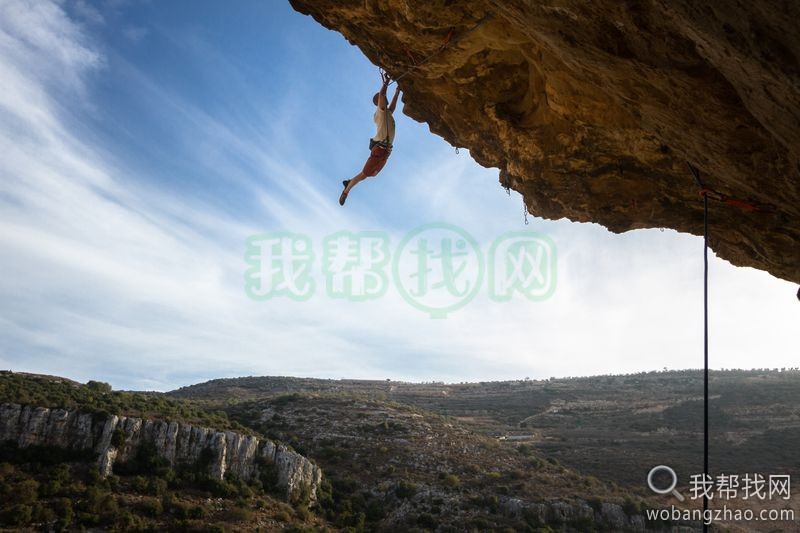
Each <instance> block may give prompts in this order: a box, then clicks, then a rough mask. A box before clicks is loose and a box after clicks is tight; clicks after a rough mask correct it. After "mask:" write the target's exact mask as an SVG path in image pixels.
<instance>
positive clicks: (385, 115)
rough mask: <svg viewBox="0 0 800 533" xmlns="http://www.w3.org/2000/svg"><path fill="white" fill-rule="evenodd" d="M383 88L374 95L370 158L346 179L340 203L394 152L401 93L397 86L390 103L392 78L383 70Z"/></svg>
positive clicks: (377, 170)
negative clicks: (388, 95)
mask: <svg viewBox="0 0 800 533" xmlns="http://www.w3.org/2000/svg"><path fill="white" fill-rule="evenodd" d="M381 80H382V81H383V84H382V85H381V90H380V91H379V92H377V93H375V96H373V97H372V103H373V104H375V106H376V109H375V114H374V115H373V120H374V121H375V126H376V133H375V136H374V137H372V138H371V139H370V140H369V150H370V152H369V158H368V159H367V162H366V163H365V164H364V168H363V169H361V172H359V173H358V174H356V175H355V176H353V177H352V178H350V179H349V180H344V181H343V182H342V185H344V190H343V191H342V194H341V196H339V205H344V202H345V200H347V195H348V194H349V193H350V191H351V190H353V187H355V186H356V185H358V183H359V182H361V181H363V180H364V179H365V178H368V177H371V176H376V175H377V174H378V172H380V171H381V169H382V168H383V166H384V165H385V164H386V161H387V160H388V159H389V154H391V153H392V143H393V142H394V117H393V116H392V113H394V109H395V107H396V106H397V97H398V96H399V94H400V88H399V87H397V89H395V91H394V96H393V97H392V102H391V103H388V101H387V99H386V89H388V87H389V82H390V81H391V79H390V78H389V75H388V74H386V73H385V72H383V71H381Z"/></svg>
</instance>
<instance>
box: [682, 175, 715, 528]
mask: <svg viewBox="0 0 800 533" xmlns="http://www.w3.org/2000/svg"><path fill="white" fill-rule="evenodd" d="M686 165H687V166H688V167H689V171H690V172H691V173H692V176H694V179H695V181H696V182H697V184H698V185H699V186H700V194H702V196H703V482H704V483H705V481H706V479H708V198H709V196H710V191H711V189H708V188H707V187H706V186H705V185H703V181H702V180H701V179H700V172H699V171H698V170H697V169H696V168H695V167H694V166H692V164H691V163H689V162H688V161H687V162H686ZM707 513H708V492H707V491H706V492H704V493H703V516H707ZM707 531H708V524H706V522H705V521H703V532H704V533H706V532H707Z"/></svg>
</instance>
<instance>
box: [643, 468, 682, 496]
mask: <svg viewBox="0 0 800 533" xmlns="http://www.w3.org/2000/svg"><path fill="white" fill-rule="evenodd" d="M658 472H666V473H667V474H669V475H670V476H672V483H670V485H669V487H667V488H665V489H659V488H657V487H656V486H655V485H654V484H653V476H654V475H655V474H656V473H658ZM677 484H678V475H677V474H676V473H675V471H674V470H673V469H671V468H670V467H668V466H666V465H658V466H654V467H653V468H652V469H651V470H650V473H649V474H647V486H648V487H650V490H652V491H653V492H655V493H656V494H670V493H672V494H673V495H674V496H675V497H676V498H678V500H679V501H683V496H682V495H681V493H680V492H678V491H677V490H675V486H676V485H677Z"/></svg>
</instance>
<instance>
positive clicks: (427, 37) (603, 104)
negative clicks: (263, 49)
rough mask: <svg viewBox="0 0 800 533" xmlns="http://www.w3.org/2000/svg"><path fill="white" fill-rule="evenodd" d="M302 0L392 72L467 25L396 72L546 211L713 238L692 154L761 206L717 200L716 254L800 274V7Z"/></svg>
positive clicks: (421, 103) (425, 113)
mask: <svg viewBox="0 0 800 533" xmlns="http://www.w3.org/2000/svg"><path fill="white" fill-rule="evenodd" d="M290 1H291V4H292V5H293V7H294V8H295V9H296V10H298V11H300V12H302V13H306V14H310V15H312V16H313V17H314V18H315V19H316V20H317V21H318V22H319V23H321V24H323V25H324V26H326V27H328V28H331V29H334V30H336V31H338V32H340V33H342V35H344V36H345V37H346V38H347V39H348V40H349V41H350V42H352V43H354V44H356V45H358V46H359V47H360V48H361V50H362V51H363V52H364V54H365V55H366V56H367V57H368V58H369V59H370V60H371V61H372V62H373V63H375V64H378V65H381V66H383V67H384V68H386V69H387V71H388V72H389V73H390V74H391V75H393V76H394V77H398V76H400V75H401V74H402V73H404V72H406V70H407V69H408V68H409V67H410V66H412V65H414V63H420V62H421V60H422V59H423V58H425V57H427V56H428V55H429V54H431V53H433V52H434V51H435V50H437V49H438V48H439V47H440V46H441V45H442V43H443V42H444V41H445V39H446V37H447V35H448V33H449V32H450V29H451V28H452V29H453V30H454V31H453V34H452V35H453V37H452V39H453V41H455V42H453V43H452V44H451V45H450V46H449V47H448V48H447V49H446V50H445V51H444V52H442V53H440V54H438V55H436V56H435V57H433V58H432V59H431V60H430V61H429V62H427V63H425V64H424V65H421V66H420V67H419V68H417V69H415V70H414V71H413V72H411V73H409V74H408V75H407V76H405V77H404V78H402V79H401V80H400V81H399V85H400V87H401V88H402V89H403V91H404V97H403V102H404V104H405V107H404V112H405V113H406V114H407V115H409V116H410V117H412V118H414V119H416V120H419V121H423V122H427V123H428V124H429V125H430V129H431V131H432V132H434V133H436V134H438V135H440V136H442V137H443V138H444V139H446V140H447V141H448V142H450V143H451V144H453V145H455V146H458V147H467V148H469V150H470V152H471V154H472V157H473V158H474V159H475V160H476V161H477V162H478V163H480V164H481V165H484V166H487V167H488V166H491V167H497V168H499V169H500V182H501V183H502V184H503V185H504V186H507V187H510V188H513V189H515V190H517V191H519V192H520V193H521V194H522V195H523V197H524V199H525V205H526V208H527V209H528V211H529V212H530V213H531V214H534V215H537V216H541V217H545V218H553V219H557V218H562V217H567V218H569V219H571V220H575V221H581V222H589V221H591V222H597V223H600V224H602V225H604V226H606V227H607V228H609V229H610V230H611V231H615V232H622V231H627V230H631V229H636V228H648V227H669V228H674V229H676V230H678V231H683V232H691V233H694V234H701V233H702V199H701V197H700V195H699V194H698V193H699V187H698V185H697V184H696V183H695V182H694V180H693V178H692V176H691V174H690V173H689V170H688V169H687V165H686V162H687V161H688V162H691V163H692V164H693V165H695V166H696V167H697V168H698V169H699V170H700V173H701V176H702V179H703V181H704V183H705V185H706V186H707V187H710V188H713V189H714V190H716V191H718V192H720V193H723V194H725V195H727V196H729V197H733V198H736V199H739V200H742V201H745V202H747V203H748V204H750V205H752V206H755V207H758V208H759V209H758V210H757V211H750V210H748V209H746V208H743V207H741V206H734V205H729V204H726V203H724V202H721V201H717V200H710V234H711V235H710V242H711V246H712V248H713V249H714V250H715V251H716V252H717V253H718V254H719V255H720V256H721V257H723V258H725V259H727V260H729V261H730V262H732V263H734V264H736V265H747V266H753V267H756V268H759V269H762V270H766V271H768V272H770V273H772V274H773V275H775V276H778V277H781V278H785V279H788V280H792V281H795V282H800V223H798V217H799V216H800V32H798V31H797V21H798V20H800V3H798V2H793V1H789V0H778V1H775V2H767V1H766V0H755V1H753V2H737V1H733V0H731V1H721V2H712V1H699V2H697V1H690V0H669V1H667V0H644V1H634V0H629V1H621V2H620V1H611V0H598V1H596V2H584V1H582V0H545V1H541V2H540V1H537V2H532V1H530V0H502V1H500V0H497V1H493V0H431V1H429V2H419V1H413V0H381V1H377V0H367V1H364V0H290ZM487 14H489V15H490V18H489V19H488V20H487V21H486V22H485V23H484V24H482V25H481V26H480V27H478V28H476V29H474V31H470V32H468V33H466V34H465V33H464V32H466V31H468V30H470V29H472V28H474V26H475V24H476V21H479V20H481V19H482V18H483V17H485V16H486V15H487ZM376 80H377V74H376ZM368 96H369V95H365V97H368ZM397 140H398V141H399V142H398V144H399V145H400V146H401V145H402V132H400V134H399V135H398V139H397ZM398 147H399V146H398Z"/></svg>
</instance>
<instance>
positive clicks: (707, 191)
mask: <svg viewBox="0 0 800 533" xmlns="http://www.w3.org/2000/svg"><path fill="white" fill-rule="evenodd" d="M700 196H707V197H708V198H711V199H712V200H717V201H718V202H722V203H724V204H727V205H732V206H734V207H739V208H741V209H744V210H745V211H766V209H763V208H761V207H759V206H757V205H755V204H752V203H750V202H746V201H745V200H740V199H738V198H733V197H732V196H728V195H726V194H722V193H721V192H719V191H715V190H714V189H712V188H710V187H705V186H704V187H701V188H700Z"/></svg>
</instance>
